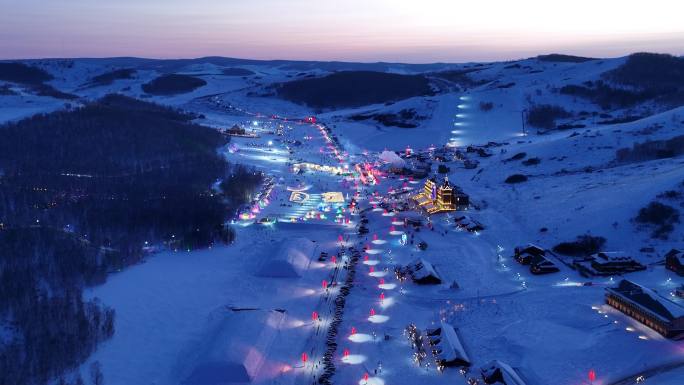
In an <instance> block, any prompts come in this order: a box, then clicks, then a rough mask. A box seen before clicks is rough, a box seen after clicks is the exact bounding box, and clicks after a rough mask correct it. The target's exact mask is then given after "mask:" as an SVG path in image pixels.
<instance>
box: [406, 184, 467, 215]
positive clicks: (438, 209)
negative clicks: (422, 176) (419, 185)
mask: <svg viewBox="0 0 684 385" xmlns="http://www.w3.org/2000/svg"><path fill="white" fill-rule="evenodd" d="M412 199H413V200H414V201H415V202H416V203H417V204H418V206H420V207H421V208H422V209H423V210H425V211H427V213H428V214H437V213H444V212H449V211H456V209H457V208H458V207H459V206H467V205H468V196H467V195H466V194H464V193H463V192H462V191H460V190H458V188H454V186H452V185H451V184H450V183H449V178H446V177H445V178H444V183H442V184H441V185H438V184H437V180H436V179H435V178H434V177H432V178H428V179H427V180H426V181H425V185H424V186H423V191H421V192H419V193H418V194H416V195H414V196H413V197H412Z"/></svg>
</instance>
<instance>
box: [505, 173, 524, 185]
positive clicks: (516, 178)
mask: <svg viewBox="0 0 684 385" xmlns="http://www.w3.org/2000/svg"><path fill="white" fill-rule="evenodd" d="M504 182H506V183H508V184H513V183H522V182H527V176H525V175H523V174H513V175H511V176H509V177H508V178H506V180H505V181H504Z"/></svg>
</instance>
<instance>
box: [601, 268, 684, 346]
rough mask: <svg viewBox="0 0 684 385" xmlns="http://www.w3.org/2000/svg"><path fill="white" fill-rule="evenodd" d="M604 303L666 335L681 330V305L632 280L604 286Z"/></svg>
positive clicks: (683, 325) (683, 326)
mask: <svg viewBox="0 0 684 385" xmlns="http://www.w3.org/2000/svg"><path fill="white" fill-rule="evenodd" d="M606 303H607V304H608V305H610V306H612V307H614V308H616V309H618V310H620V311H621V312H623V313H625V314H627V315H628V316H630V317H632V318H634V319H635V320H637V321H639V322H641V323H642V324H644V325H646V326H648V327H649V328H651V329H653V330H655V331H657V332H658V333H660V334H662V335H663V336H665V337H668V338H673V337H676V336H679V335H681V334H682V333H684V307H682V306H680V305H678V304H676V303H674V302H672V301H670V300H669V299H667V298H665V297H663V296H661V295H659V294H658V293H656V292H654V291H653V290H651V289H647V288H645V287H643V286H641V285H638V284H636V283H634V282H631V281H628V280H626V279H623V280H622V281H620V283H619V284H618V286H617V287H609V288H607V289H606Z"/></svg>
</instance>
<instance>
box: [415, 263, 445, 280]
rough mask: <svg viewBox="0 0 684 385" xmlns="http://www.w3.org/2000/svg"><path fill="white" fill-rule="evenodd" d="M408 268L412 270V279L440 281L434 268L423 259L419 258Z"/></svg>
mask: <svg viewBox="0 0 684 385" xmlns="http://www.w3.org/2000/svg"><path fill="white" fill-rule="evenodd" d="M410 267H411V269H412V270H413V278H414V279H424V278H427V277H435V278H437V279H439V280H441V277H440V276H439V274H438V273H437V270H435V267H434V266H432V264H431V263H430V262H428V261H426V260H425V259H423V258H419V259H416V260H415V261H413V262H411V265H410Z"/></svg>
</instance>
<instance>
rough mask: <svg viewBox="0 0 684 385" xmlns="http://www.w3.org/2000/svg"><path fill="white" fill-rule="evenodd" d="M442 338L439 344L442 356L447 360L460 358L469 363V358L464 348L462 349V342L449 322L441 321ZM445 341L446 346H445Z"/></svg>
mask: <svg viewBox="0 0 684 385" xmlns="http://www.w3.org/2000/svg"><path fill="white" fill-rule="evenodd" d="M441 336H442V340H441V341H440V345H442V357H443V358H444V359H445V360H447V361H454V360H462V361H465V362H467V363H470V358H468V354H467V353H466V351H465V349H463V344H461V340H460V339H459V338H458V334H456V330H455V329H454V327H453V326H451V324H448V323H446V322H442V330H441ZM445 343H446V344H448V346H445Z"/></svg>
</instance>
